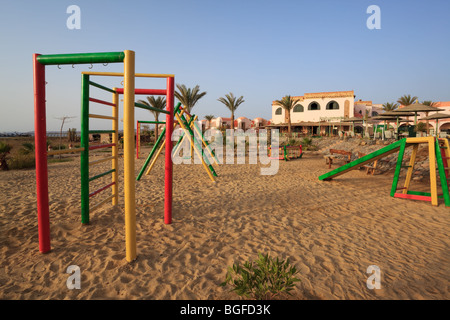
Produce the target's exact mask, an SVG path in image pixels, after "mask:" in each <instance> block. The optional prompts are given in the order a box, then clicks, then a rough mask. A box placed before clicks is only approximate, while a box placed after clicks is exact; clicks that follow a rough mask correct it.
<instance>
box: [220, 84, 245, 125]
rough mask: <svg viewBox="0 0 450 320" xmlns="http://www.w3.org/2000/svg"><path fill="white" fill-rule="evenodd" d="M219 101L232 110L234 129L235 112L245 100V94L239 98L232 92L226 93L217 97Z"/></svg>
mask: <svg viewBox="0 0 450 320" xmlns="http://www.w3.org/2000/svg"><path fill="white" fill-rule="evenodd" d="M217 100H218V101H220V102H222V103H223V104H224V105H225V106H226V107H227V108H228V109H230V111H231V129H234V112H235V111H236V109H237V108H238V107H239V106H240V105H241V104H242V103H244V102H245V100H244V96H240V97H239V98H236V97H235V96H234V94H233V93H232V92H230V93H229V94H226V95H225V98H224V97H220V98H219V99H217Z"/></svg>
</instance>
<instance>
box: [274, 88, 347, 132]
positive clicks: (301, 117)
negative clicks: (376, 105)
mask: <svg viewBox="0 0 450 320" xmlns="http://www.w3.org/2000/svg"><path fill="white" fill-rule="evenodd" d="M293 98H294V99H296V100H297V101H298V103H297V105H296V106H295V107H294V108H293V109H292V110H291V111H290V116H291V125H292V131H293V132H302V133H310V134H320V135H322V134H327V133H335V134H337V131H338V130H339V131H350V127H351V126H352V123H349V122H345V121H344V122H343V120H345V119H346V118H347V119H348V118H351V117H354V104H355V94H354V91H353V90H351V91H336V92H318V93H305V94H304V95H303V96H295V97H293ZM287 122H288V118H287V114H286V111H285V110H284V108H282V107H281V106H279V105H276V104H275V102H273V103H272V120H271V125H270V126H271V127H280V130H281V131H285V130H286V126H287V125H286V124H287Z"/></svg>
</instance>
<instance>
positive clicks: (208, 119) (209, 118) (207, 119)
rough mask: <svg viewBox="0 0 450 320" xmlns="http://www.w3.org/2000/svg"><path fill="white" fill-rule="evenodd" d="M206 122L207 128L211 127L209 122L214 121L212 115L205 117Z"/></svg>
mask: <svg viewBox="0 0 450 320" xmlns="http://www.w3.org/2000/svg"><path fill="white" fill-rule="evenodd" d="M205 119H206V121H208V128H210V127H211V120H212V119H214V115H212V114H208V115H206V116H205Z"/></svg>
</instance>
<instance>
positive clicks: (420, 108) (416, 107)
mask: <svg viewBox="0 0 450 320" xmlns="http://www.w3.org/2000/svg"><path fill="white" fill-rule="evenodd" d="M433 111H444V109H438V108H436V107H430V106H427V105H424V104H420V103H418V102H416V103H413V104H410V105H409V106H406V107H403V108H400V109H397V110H395V112H413V113H414V125H416V124H417V113H419V112H426V113H427V115H428V112H433Z"/></svg>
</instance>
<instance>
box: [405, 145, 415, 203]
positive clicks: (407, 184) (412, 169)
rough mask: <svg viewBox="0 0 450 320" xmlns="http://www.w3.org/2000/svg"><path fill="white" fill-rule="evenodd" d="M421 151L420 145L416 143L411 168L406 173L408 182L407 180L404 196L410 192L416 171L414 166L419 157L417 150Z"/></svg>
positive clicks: (410, 163) (410, 162)
mask: <svg viewBox="0 0 450 320" xmlns="http://www.w3.org/2000/svg"><path fill="white" fill-rule="evenodd" d="M418 149H419V144H418V143H416V144H415V145H414V146H413V150H412V153H411V159H410V160H409V167H408V171H407V172H406V180H405V185H404V187H405V189H403V194H408V190H409V185H410V183H411V178H412V174H413V171H414V164H415V163H416V155H417V150H418Z"/></svg>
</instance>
